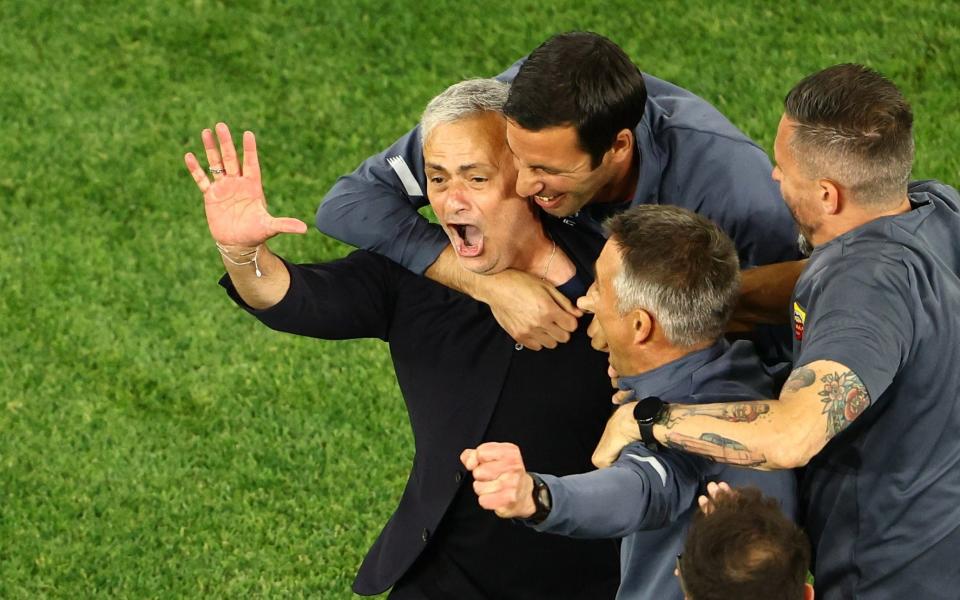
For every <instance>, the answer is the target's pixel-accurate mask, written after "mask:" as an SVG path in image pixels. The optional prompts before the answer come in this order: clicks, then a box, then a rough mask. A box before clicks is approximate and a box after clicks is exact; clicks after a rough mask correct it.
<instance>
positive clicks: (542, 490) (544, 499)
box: [537, 484, 550, 508]
mask: <svg viewBox="0 0 960 600" xmlns="http://www.w3.org/2000/svg"><path fill="white" fill-rule="evenodd" d="M537 500H538V501H539V502H538V504H539V505H540V506H542V507H543V508H550V490H549V489H547V486H546V484H542V485H538V486H537Z"/></svg>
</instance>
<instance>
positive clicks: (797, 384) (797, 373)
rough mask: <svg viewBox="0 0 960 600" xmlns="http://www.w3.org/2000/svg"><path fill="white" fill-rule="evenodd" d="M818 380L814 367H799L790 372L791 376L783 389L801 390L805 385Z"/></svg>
mask: <svg viewBox="0 0 960 600" xmlns="http://www.w3.org/2000/svg"><path fill="white" fill-rule="evenodd" d="M816 381H817V376H816V374H814V372H813V369H808V368H806V367H800V368H799V369H794V370H793V372H792V373H790V377H789V378H788V379H787V382H786V383H784V384H783V390H784V391H785V392H799V391H800V390H802V389H803V388H805V387H810V386H811V385H813V384H814V383H816Z"/></svg>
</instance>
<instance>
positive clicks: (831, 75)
mask: <svg viewBox="0 0 960 600" xmlns="http://www.w3.org/2000/svg"><path fill="white" fill-rule="evenodd" d="M784 109H785V112H786V116H787V118H789V119H790V120H791V121H794V122H795V124H796V129H795V130H794V132H793V137H792V139H791V140H790V146H791V148H792V149H793V151H794V153H795V154H796V157H797V160H798V161H799V163H800V165H801V167H802V168H803V170H804V171H805V174H806V176H807V177H809V178H811V179H820V178H824V179H832V180H834V181H836V182H837V183H839V184H840V185H842V186H844V187H846V188H847V189H849V190H850V191H851V192H852V196H853V198H854V200H855V201H857V202H859V203H861V204H863V205H873V206H885V205H888V204H892V203H894V202H896V201H899V200H901V199H902V197H903V196H904V195H905V194H906V193H907V183H908V182H909V179H910V170H911V168H912V166H913V151H914V147H913V113H912V112H911V110H910V105H909V104H908V103H907V101H906V99H904V97H903V95H902V94H901V93H900V90H898V89H897V86H895V85H894V84H893V83H892V82H891V81H890V80H889V79H887V78H886V77H884V76H883V75H881V74H879V73H877V72H876V71H874V70H872V69H869V68H867V67H865V66H863V65H856V64H843V65H836V66H833V67H830V68H827V69H824V70H823V71H820V72H818V73H814V74H813V75H810V76H809V77H807V78H805V79H804V80H803V81H801V82H800V83H798V84H797V85H796V86H794V88H793V89H792V90H790V93H789V94H787V97H786V100H784Z"/></svg>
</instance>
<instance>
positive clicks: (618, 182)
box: [317, 32, 797, 354]
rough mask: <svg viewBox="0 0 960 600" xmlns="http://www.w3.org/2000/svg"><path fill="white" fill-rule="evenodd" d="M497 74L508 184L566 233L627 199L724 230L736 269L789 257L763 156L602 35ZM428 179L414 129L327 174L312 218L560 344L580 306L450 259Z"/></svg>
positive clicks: (516, 334)
mask: <svg viewBox="0 0 960 600" xmlns="http://www.w3.org/2000/svg"><path fill="white" fill-rule="evenodd" d="M498 79H500V80H502V81H512V82H513V83H512V86H511V91H510V96H509V99H508V102H507V105H506V106H505V108H504V112H505V114H506V115H507V117H508V120H509V125H508V130H507V138H508V143H509V144H510V147H511V150H512V151H513V153H514V155H515V156H516V161H517V165H518V167H519V176H518V178H517V192H518V193H519V194H520V195H521V196H529V197H531V198H533V199H534V200H535V201H536V202H537V203H538V204H539V205H540V207H541V208H542V209H543V210H545V211H546V212H548V213H550V214H552V215H554V216H558V217H563V218H564V222H565V223H567V224H568V225H569V226H571V227H572V228H573V229H574V230H576V231H578V232H581V233H582V234H583V235H585V236H602V231H601V228H600V225H599V224H600V222H601V221H602V220H603V219H605V218H606V217H607V216H609V215H611V214H613V213H616V212H618V211H621V210H623V209H625V208H627V207H628V206H631V205H637V204H673V205H677V206H682V207H685V208H688V209H690V210H693V211H695V212H697V213H699V214H702V215H704V216H706V217H707V218H709V219H711V220H712V221H714V222H715V223H717V224H718V225H720V227H721V229H723V230H724V231H725V232H726V233H727V234H728V235H729V236H730V237H731V238H732V239H733V241H734V243H735V244H736V247H737V253H738V256H739V259H740V263H741V266H745V267H746V266H754V265H760V264H767V263H772V262H779V261H783V260H792V259H794V258H796V257H797V251H796V247H795V240H796V230H795V227H794V224H793V222H792V219H791V218H790V214H789V212H788V211H787V209H786V208H785V207H784V206H783V203H782V202H781V199H780V194H779V192H778V191H777V187H776V185H775V184H774V183H773V182H772V181H771V179H770V170H771V164H770V161H769V159H768V158H767V155H766V154H765V152H764V151H763V150H762V149H761V148H759V147H758V146H757V145H756V144H755V143H754V142H753V141H751V140H750V139H749V138H748V137H747V136H745V135H744V134H743V133H742V132H741V131H740V130H738V129H737V128H736V127H734V126H733V125H732V124H731V123H730V121H728V120H727V119H726V118H725V117H724V116H723V115H722V114H720V112H719V111H717V110H716V109H715V108H714V107H713V106H711V105H710V104H709V103H707V102H706V101H704V100H703V99H701V98H698V97H697V96H695V95H694V94H692V93H690V92H688V91H687V90H684V89H682V88H679V87H677V86H675V85H673V84H671V83H668V82H666V81H662V80H660V79H657V78H656V77H653V76H651V75H647V74H641V72H640V71H639V70H638V69H637V67H636V66H635V65H634V64H633V63H632V62H631V61H630V59H629V57H627V55H626V54H625V53H624V52H623V50H622V49H620V48H619V47H618V46H617V45H616V44H614V43H613V42H612V41H610V40H608V39H607V38H604V37H603V36H600V35H597V34H594V33H587V32H573V33H565V34H561V35H557V36H554V37H552V38H550V39H549V40H547V41H546V42H544V43H543V44H542V45H541V46H540V47H538V48H537V49H536V50H534V51H533V52H532V53H531V54H530V56H528V57H527V58H525V59H522V60H521V61H518V62H517V63H516V64H515V65H513V66H512V67H511V68H510V69H508V70H507V71H506V72H505V73H503V74H501V75H500V76H499V77H498ZM426 181H427V178H426V174H425V173H424V171H423V157H422V152H421V141H420V132H419V130H418V129H414V130H412V131H411V132H410V133H408V134H407V135H405V136H403V137H402V138H400V139H399V140H398V141H397V142H395V143H394V144H393V145H392V146H391V147H390V148H388V149H387V150H386V151H384V152H383V153H381V154H378V155H376V156H373V157H371V158H369V159H368V160H366V161H365V162H364V163H363V164H362V165H360V167H359V168H357V170H356V171H354V172H353V173H351V174H349V175H346V176H344V177H341V178H340V179H339V180H338V181H337V183H336V184H335V185H334V186H333V188H332V189H331V190H330V192H329V193H328V194H327V196H326V198H325V199H324V201H323V203H322V204H321V205H320V208H319V210H318V212H317V227H318V228H319V229H320V230H321V231H323V232H324V233H326V234H328V235H330V236H332V237H335V238H338V239H340V240H342V241H344V242H347V243H349V244H352V245H354V246H358V247H361V248H364V249H367V250H373V251H374V252H377V253H380V254H383V255H385V256H387V257H389V258H391V259H392V260H394V261H395V262H397V263H400V264H401V265H404V266H405V267H407V268H408V269H410V270H412V271H414V272H415V273H425V274H426V275H427V276H428V277H430V278H431V279H434V280H436V281H439V282H441V283H443V284H444V285H447V286H448V287H453V288H456V289H458V290H460V291H463V292H465V293H467V294H469V295H470V296H472V297H474V298H475V299H477V300H480V301H482V302H485V303H487V304H489V305H490V307H491V309H492V310H493V313H494V316H495V317H496V318H497V321H498V322H499V323H500V325H501V326H503V327H504V329H506V331H507V332H508V333H509V334H510V335H511V336H512V337H513V338H514V339H516V340H517V341H519V342H521V343H522V344H524V345H526V347H527V348H530V349H534V350H536V349H540V348H541V347H548V348H552V347H555V346H556V344H557V343H558V342H564V341H566V340H567V339H569V332H571V331H573V329H574V328H575V327H576V317H577V316H579V315H580V311H579V310H578V309H577V308H576V307H575V306H573V304H572V303H570V302H569V301H568V300H567V299H566V298H564V297H563V295H562V294H560V293H558V292H557V291H556V289H555V288H553V287H552V286H549V285H546V284H545V283H544V282H542V281H539V280H537V278H535V277H531V276H529V275H528V274H525V273H520V272H518V271H515V270H508V271H505V272H503V273H499V274H497V275H494V276H492V277H479V276H475V275H473V274H470V273H467V272H465V271H464V270H463V269H461V268H460V267H459V266H458V264H457V261H456V252H455V251H454V250H453V249H451V248H449V243H448V240H447V238H446V236H445V235H444V234H443V232H442V231H441V230H440V229H439V228H438V227H436V226H434V225H431V224H430V223H428V222H427V220H426V219H424V218H423V217H421V216H420V215H419V214H418V213H417V208H419V207H422V206H424V205H425V204H426V203H427V200H426V197H425V195H424V192H423V190H425V189H426ZM594 329H595V327H594ZM784 337H786V336H784ZM764 341H767V338H764ZM768 345H772V342H771V344H768ZM771 352H772V350H771ZM768 354H769V352H768Z"/></svg>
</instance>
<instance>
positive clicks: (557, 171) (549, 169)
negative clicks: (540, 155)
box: [504, 140, 564, 175]
mask: <svg viewBox="0 0 960 600" xmlns="http://www.w3.org/2000/svg"><path fill="white" fill-rule="evenodd" d="M504 143H505V144H506V145H507V150H509V151H510V154H512V155H514V156H516V155H517V153H516V152H514V151H513V148H511V147H510V140H504ZM527 168H530V169H539V170H541V171H547V172H549V173H552V174H554V175H557V174H560V173H564V171H562V170H560V169H557V168H554V167H548V166H547V165H527Z"/></svg>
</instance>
